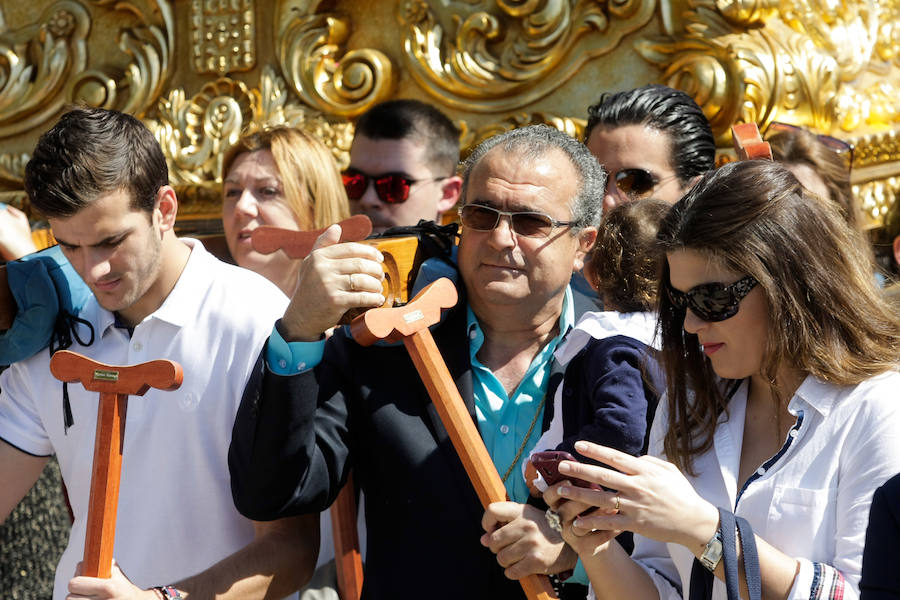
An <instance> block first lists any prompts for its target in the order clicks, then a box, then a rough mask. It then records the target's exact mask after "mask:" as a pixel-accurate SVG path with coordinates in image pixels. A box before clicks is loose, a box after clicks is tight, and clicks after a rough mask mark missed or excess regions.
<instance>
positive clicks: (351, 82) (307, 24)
mask: <svg viewBox="0 0 900 600" xmlns="http://www.w3.org/2000/svg"><path fill="white" fill-rule="evenodd" d="M314 4H317V3H314ZM314 9H315V7H309V6H298V5H292V4H289V3H285V5H284V7H283V10H282V11H279V12H278V13H276V14H280V15H283V18H282V19H281V21H282V23H283V24H282V25H280V26H279V27H280V28H281V29H280V31H279V32H278V36H277V38H278V48H277V50H276V51H277V54H278V60H279V62H280V65H281V70H282V72H283V73H284V74H285V77H286V78H287V80H288V83H289V84H290V86H291V88H292V89H293V91H294V92H296V93H297V95H298V96H299V97H300V98H301V99H302V100H303V101H304V102H306V103H307V104H308V105H309V106H311V107H313V108H315V109H318V110H321V111H325V112H328V113H330V114H334V115H338V116H341V117H352V116H355V115H358V114H360V113H362V112H364V111H365V110H366V109H368V108H369V107H371V106H372V105H373V104H376V103H378V102H381V101H383V100H387V99H389V98H390V97H391V95H392V93H393V90H394V87H395V82H394V71H393V66H392V64H391V61H390V59H389V58H388V57H387V56H386V55H385V54H383V53H382V52H380V51H378V50H374V49H368V48H363V49H357V50H351V51H349V52H346V53H344V54H342V51H341V45H342V44H343V43H344V42H346V41H347V38H348V36H349V22H348V20H347V19H345V18H342V17H340V16H338V15H335V14H315V10H314Z"/></svg>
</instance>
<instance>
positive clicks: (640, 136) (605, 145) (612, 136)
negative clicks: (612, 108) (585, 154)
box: [586, 125, 685, 212]
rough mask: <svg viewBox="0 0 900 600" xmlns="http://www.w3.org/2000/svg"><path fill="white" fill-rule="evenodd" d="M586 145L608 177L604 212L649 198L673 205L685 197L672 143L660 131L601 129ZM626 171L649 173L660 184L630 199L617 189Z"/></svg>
mask: <svg viewBox="0 0 900 600" xmlns="http://www.w3.org/2000/svg"><path fill="white" fill-rule="evenodd" d="M586 145H587V147H588V149H589V150H590V151H591V154H593V155H594V156H595V157H597V161H598V162H599V163H600V164H601V165H603V167H604V168H605V169H606V171H607V172H608V173H609V179H608V181H607V183H606V194H605V196H604V197H603V212H607V211H609V210H612V209H613V208H615V207H616V206H618V205H619V204H624V203H626V202H632V201H634V200H638V199H640V198H646V197H649V196H653V197H654V198H659V199H660V200H664V201H666V202H668V203H670V204H674V203H676V202H678V200H680V199H681V196H682V195H683V194H684V191H685V190H684V188H683V186H682V185H681V181H680V180H679V179H678V177H677V176H676V174H675V168H674V166H673V165H672V161H671V152H672V151H671V146H672V143H671V140H670V139H669V136H668V135H666V134H664V133H662V132H661V131H659V130H657V129H653V128H651V127H647V126H645V125H624V126H622V127H600V126H598V127H595V128H594V129H593V130H592V131H591V137H590V138H588V141H587V144H586ZM624 169H641V170H643V171H646V172H647V173H648V174H649V175H650V176H651V177H652V178H653V179H654V180H655V181H657V183H656V185H654V186H653V187H652V188H651V189H649V190H648V191H646V192H645V193H643V194H641V195H640V197H630V196H628V195H626V194H625V193H624V192H623V191H622V190H621V189H619V187H618V186H617V185H616V176H617V175H618V174H619V173H620V172H621V171H622V170H624Z"/></svg>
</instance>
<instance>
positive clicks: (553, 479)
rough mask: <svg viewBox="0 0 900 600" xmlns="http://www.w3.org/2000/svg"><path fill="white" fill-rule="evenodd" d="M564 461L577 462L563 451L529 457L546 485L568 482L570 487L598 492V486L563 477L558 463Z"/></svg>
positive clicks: (569, 476)
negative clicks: (570, 484)
mask: <svg viewBox="0 0 900 600" xmlns="http://www.w3.org/2000/svg"><path fill="white" fill-rule="evenodd" d="M564 460H571V461H575V462H578V461H577V459H576V458H575V457H574V456H572V455H571V454H569V453H568V452H566V451H565V450H546V451H544V452H535V453H534V454H532V455H531V463H532V464H533V465H534V468H535V469H537V471H538V473H540V474H541V477H542V478H543V479H544V481H545V482H546V483H547V485H555V484H557V483H559V482H560V481H565V480H567V479H568V480H569V481H571V482H572V485H574V486H577V487H582V488H588V489H592V490H600V489H603V488H601V487H600V486H599V485H598V484H596V483H592V482H590V481H585V480H583V479H578V478H577V477H573V476H571V475H563V474H562V473H560V472H559V463H560V462H561V461H564Z"/></svg>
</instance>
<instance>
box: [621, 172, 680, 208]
mask: <svg viewBox="0 0 900 600" xmlns="http://www.w3.org/2000/svg"><path fill="white" fill-rule="evenodd" d="M674 177H677V175H670V176H669V177H664V178H663V179H659V178H658V177H656V176H655V175H654V174H653V173H651V172H650V171H646V170H644V169H622V170H621V171H619V172H617V173H616V176H615V177H614V178H613V179H614V180H615V182H616V187H617V188H619V191H621V192H622V193H623V194H625V195H626V196H628V197H629V198H631V199H632V200H641V199H643V198H646V197H647V196H649V195H650V192H652V191H653V188H655V187H656V186H657V185H659V184H660V183H662V182H664V181H668V180H669V179H672V178H674Z"/></svg>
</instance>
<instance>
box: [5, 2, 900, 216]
mask: <svg viewBox="0 0 900 600" xmlns="http://www.w3.org/2000/svg"><path fill="white" fill-rule="evenodd" d="M649 82H661V83H666V84H668V85H671V86H673V87H677V88H680V89H683V90H685V91H687V92H688V93H690V94H691V95H692V96H693V97H694V98H695V99H696V100H697V102H698V103H699V104H700V105H701V106H702V107H703V109H704V111H705V112H706V114H707V116H708V117H709V119H710V122H711V123H712V125H713V129H714V132H715V133H716V136H717V139H718V142H719V145H720V146H721V147H722V148H723V151H724V149H726V148H728V147H729V145H730V140H729V139H728V135H729V128H730V126H731V124H733V123H735V122H740V121H751V120H752V121H755V122H757V123H758V124H759V125H760V128H761V129H763V130H765V127H766V125H768V123H770V122H772V121H785V122H790V123H795V124H798V125H802V126H805V127H808V128H810V129H812V130H814V131H816V132H818V133H827V134H829V135H833V136H835V137H840V138H842V139H846V140H848V141H850V142H851V143H853V145H854V146H855V152H854V157H853V171H852V178H853V182H854V192H855V193H856V195H857V197H858V198H859V199H860V201H861V203H862V206H863V208H864V210H865V211H866V214H867V217H868V219H869V221H870V224H871V225H877V224H878V222H879V220H880V218H881V217H882V215H883V214H884V212H885V211H886V208H887V206H888V205H889V203H890V202H892V201H893V199H894V197H895V195H896V194H897V192H898V190H900V179H898V177H900V141H898V131H900V94H898V87H900V2H897V0H894V1H892V2H891V1H887V0H868V1H865V0H863V1H856V0H841V1H838V0H671V1H659V2H656V1H648V0H599V1H589V0H494V1H484V0H432V1H430V2H425V1H424V0H396V1H390V2H388V1H381V2H375V1H372V2H359V1H357V2H353V1H346V2H344V1H340V0H334V1H329V2H325V1H314V0H174V1H168V2H167V1H163V0H55V1H53V0H46V1H44V0H30V1H29V2H27V3H26V2H21V1H19V0H0V141H2V144H0V199H2V200H5V201H8V202H13V203H16V204H21V205H24V206H25V207H26V208H27V199H26V198H25V197H24V193H23V192H22V175H23V172H24V165H25V163H26V162H27V160H28V156H29V152H30V151H31V149H32V148H33V146H34V143H35V141H36V139H37V137H38V136H39V135H40V134H41V132H43V131H44V130H46V129H47V128H48V127H49V126H50V125H52V123H54V122H55V120H56V118H57V117H58V116H59V114H60V113H61V112H62V111H63V110H64V107H65V106H66V105H67V104H68V103H72V102H82V103H87V104H91V105H95V106H103V107H109V108H115V109H119V110H123V111H127V112H130V113H132V114H135V115H137V116H138V117H140V118H141V119H143V120H144V121H145V122H146V123H147V125H148V126H149V127H150V128H151V129H152V131H153V132H154V133H155V135H156V137H157V138H158V139H159V141H160V143H161V144H162V146H163V149H164V151H165V153H166V156H167V158H168V160H169V165H170V169H171V177H172V181H173V183H174V184H175V185H176V188H177V189H178V191H179V193H180V196H181V199H182V208H181V219H180V226H181V227H182V229H184V230H191V229H194V230H197V229H199V230H203V231H209V230H213V229H215V227H216V221H217V216H218V210H219V192H218V189H219V179H220V176H219V168H220V161H221V156H222V151H223V150H224V149H225V148H226V147H227V146H228V145H229V144H230V143H232V142H233V141H234V140H235V139H236V138H237V136H239V135H240V134H241V132H243V131H245V130H247V129H250V128H257V127H262V126H265V125H267V124H273V123H290V124H294V125H297V126H300V127H304V128H307V129H309V130H311V131H313V132H314V133H316V134H318V135H319V136H321V137H322V138H323V139H325V141H326V142H327V143H328V145H329V146H330V147H331V148H332V149H333V150H334V152H335V156H336V157H337V158H338V160H339V161H341V162H342V163H345V162H346V160H347V156H346V153H347V149H348V147H349V143H350V140H351V138H352V133H353V127H352V120H353V118H354V117H356V116H357V115H359V114H360V113H361V112H363V111H365V110H366V109H367V108H368V107H370V106H371V105H372V104H374V103H376V102H379V101H381V100H384V99H387V98H394V97H412V98H420V99H423V100H426V101H429V102H432V103H434V104H435V105H437V106H438V107H439V108H441V109H442V110H444V111H445V112H446V113H447V114H449V115H450V116H451V117H452V118H453V119H454V120H455V121H456V122H457V123H458V124H459V126H460V128H461V129H462V131H463V145H464V146H465V147H467V148H468V147H471V146H472V145H473V144H475V143H477V142H478V141H479V140H481V139H483V138H484V137H486V136H489V135H491V134H492V133H494V132H496V131H499V130H502V129H507V128H511V127H517V126H520V125H523V124H527V123H534V122H542V123H549V124H552V125H554V126H556V127H558V128H560V129H562V130H564V131H567V132H569V133H571V134H573V135H579V134H580V132H581V128H582V127H583V125H584V116H585V114H586V107H587V105H588V104H590V103H592V102H594V101H596V99H597V98H598V97H599V96H600V94H601V93H603V92H604V91H614V90H620V89H626V88H629V87H634V86H637V85H642V84H644V83H649Z"/></svg>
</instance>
